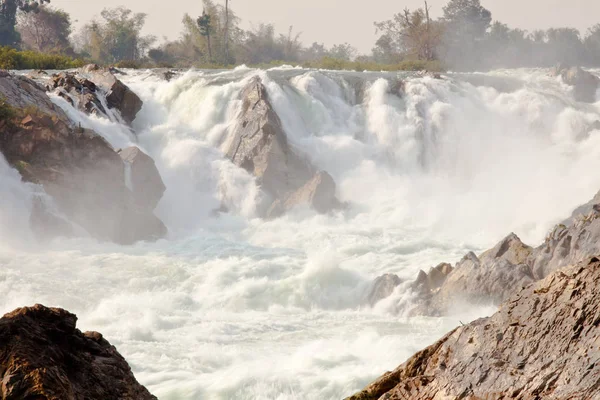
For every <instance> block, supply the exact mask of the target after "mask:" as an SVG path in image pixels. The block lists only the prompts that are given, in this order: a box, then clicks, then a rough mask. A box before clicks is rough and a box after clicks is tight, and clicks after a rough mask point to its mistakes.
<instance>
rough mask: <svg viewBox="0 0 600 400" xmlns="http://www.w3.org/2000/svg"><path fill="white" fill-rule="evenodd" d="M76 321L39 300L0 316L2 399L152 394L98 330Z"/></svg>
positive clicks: (94, 399) (144, 397) (138, 399)
mask: <svg viewBox="0 0 600 400" xmlns="http://www.w3.org/2000/svg"><path fill="white" fill-rule="evenodd" d="M76 322H77V317H76V316H75V315H73V314H71V313H69V312H68V311H65V310H62V309H58V308H47V307H44V306H42V305H36V306H34V307H25V308H20V309H17V310H15V311H13V312H11V313H9V314H6V315H5V316H4V317H3V318H2V319H0V381H1V382H2V383H1V386H0V397H2V399H5V400H18V399H40V400H41V399H44V400H65V399H89V400H106V399H123V400H155V399H156V397H154V396H152V395H151V394H150V392H148V390H147V389H146V388H145V387H144V386H142V385H140V384H139V383H138V382H137V381H136V379H135V377H134V376H133V373H132V372H131V368H130V367H129V365H128V364H127V362H126V361H125V359H124V358H123V357H122V356H121V355H120V354H119V353H118V352H117V350H116V349H115V347H114V346H112V345H111V344H110V343H109V342H107V341H106V340H105V339H104V338H103V337H102V335H101V334H99V333H97V332H86V333H81V331H79V330H78V329H77V328H76Z"/></svg>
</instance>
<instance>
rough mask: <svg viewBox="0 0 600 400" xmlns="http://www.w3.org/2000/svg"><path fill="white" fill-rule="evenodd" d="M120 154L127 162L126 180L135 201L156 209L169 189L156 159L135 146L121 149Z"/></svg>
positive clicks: (149, 208) (145, 206)
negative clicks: (155, 161)
mask: <svg viewBox="0 0 600 400" xmlns="http://www.w3.org/2000/svg"><path fill="white" fill-rule="evenodd" d="M119 155H120V156H121V159H123V161H124V162H125V182H126V184H127V185H128V187H129V189H130V190H131V191H132V192H133V198H134V199H135V202H136V203H137V204H138V205H140V206H141V207H143V208H146V209H148V210H154V209H155V208H156V206H157V205H158V202H159V201H160V199H161V198H162V196H163V194H164V193H165V190H166V189H167V188H166V186H165V184H164V182H163V180H162V178H161V177H160V173H159V172H158V169H157V168H156V164H155V163H154V160H153V159H152V158H151V157H150V156H148V155H147V154H146V153H144V152H143V151H141V150H140V149H139V148H137V147H135V146H132V147H128V148H126V149H123V150H120V151H119Z"/></svg>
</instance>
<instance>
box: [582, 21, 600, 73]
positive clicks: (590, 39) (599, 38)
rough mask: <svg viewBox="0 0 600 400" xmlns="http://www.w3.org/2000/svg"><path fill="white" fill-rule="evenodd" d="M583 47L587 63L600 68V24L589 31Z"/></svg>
mask: <svg viewBox="0 0 600 400" xmlns="http://www.w3.org/2000/svg"><path fill="white" fill-rule="evenodd" d="M583 45H584V47H585V52H586V54H587V62H588V63H589V64H591V65H594V66H600V24H596V25H594V26H593V27H591V28H590V29H588V31H587V34H586V36H585V40H584V42H583Z"/></svg>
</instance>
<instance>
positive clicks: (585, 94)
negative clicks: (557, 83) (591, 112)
mask: <svg viewBox="0 0 600 400" xmlns="http://www.w3.org/2000/svg"><path fill="white" fill-rule="evenodd" d="M554 74H555V75H559V76H560V77H561V78H562V80H563V82H564V83H566V84H567V85H569V86H573V94H574V96H575V100H577V101H581V102H586V103H595V102H596V93H597V92H598V88H599V87H600V78H598V77H597V76H595V75H594V74H592V73H590V72H588V71H585V70H583V69H581V68H579V67H571V68H564V67H557V68H556V69H555V71H554Z"/></svg>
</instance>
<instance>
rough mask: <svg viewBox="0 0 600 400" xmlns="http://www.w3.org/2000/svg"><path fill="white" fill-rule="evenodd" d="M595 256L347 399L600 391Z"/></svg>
mask: <svg viewBox="0 0 600 400" xmlns="http://www.w3.org/2000/svg"><path fill="white" fill-rule="evenodd" d="M599 325H600V261H599V260H598V259H597V258H592V259H591V261H588V262H585V263H579V264H577V265H575V266H572V267H567V268H565V269H562V270H560V271H557V272H555V273H553V274H552V275H550V276H549V277H547V278H546V279H544V280H542V281H539V282H537V283H536V284H534V285H530V286H528V287H527V288H525V289H524V290H522V291H520V292H519V293H517V294H516V295H514V296H512V297H511V298H509V299H508V300H507V301H506V302H505V303H504V305H503V306H502V307H501V309H500V311H498V312H497V313H496V314H495V315H493V316H492V317H490V318H484V319H480V320H477V321H475V322H473V323H471V324H469V325H465V326H461V327H459V328H458V329H456V330H454V331H453V332H451V333H449V334H448V335H446V336H445V337H444V338H443V339H441V340H440V341H439V342H437V343H436V344H434V345H433V346H430V347H428V348H427V349H425V350H423V351H421V352H419V353H417V354H416V355H414V356H413V357H412V358H410V359H409V360H408V361H407V362H405V363H404V364H402V365H401V366H400V367H398V368H397V369H396V370H394V371H393V372H388V373H386V374H385V375H383V376H382V377H381V378H379V379H378V380H377V381H376V382H374V383H372V384H371V385H369V386H368V387H367V388H366V389H365V390H363V391H362V392H360V393H357V394H356V395H354V396H351V397H349V398H348V399H347V400H400V399H411V400H420V399H422V400H436V399H440V400H441V399H473V400H475V399H489V400H492V399H498V400H499V399H508V398H511V399H582V400H583V399H597V398H600V367H599V365H600V364H599V363H600V350H599V348H598V343H599V342H600V335H599V334H598V332H599V331H598V326H599Z"/></svg>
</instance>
